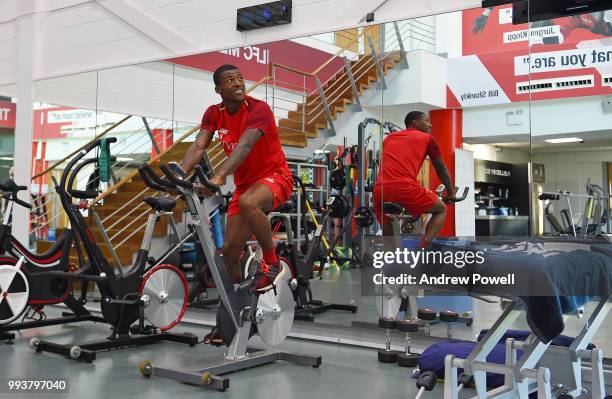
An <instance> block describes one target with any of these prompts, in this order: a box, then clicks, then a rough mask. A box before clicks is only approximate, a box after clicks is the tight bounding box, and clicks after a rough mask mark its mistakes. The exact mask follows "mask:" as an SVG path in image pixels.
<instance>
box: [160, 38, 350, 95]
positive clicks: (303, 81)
mask: <svg viewBox="0 0 612 399" xmlns="http://www.w3.org/2000/svg"><path fill="white" fill-rule="evenodd" d="M332 55H333V54H330V53H327V52H325V51H321V50H317V49H315V48H312V47H309V46H304V45H301V44H299V43H296V42H293V41H291V40H282V41H278V42H272V43H265V44H260V45H257V46H245V47H239V48H233V49H229V50H222V51H215V52H212V53H205V54H197V55H191V56H187V57H179V58H173V59H170V60H168V61H170V62H173V63H176V64H180V65H184V66H188V67H191V68H197V69H202V70H205V71H209V72H213V71H214V70H215V69H216V68H217V67H219V66H221V65H223V64H231V65H235V66H236V67H237V68H239V69H240V71H241V72H242V74H243V76H244V78H245V79H246V80H250V81H253V82H256V81H259V80H260V79H262V78H263V77H264V76H266V74H267V71H268V64H269V63H275V64H280V65H284V66H288V67H291V68H294V69H298V70H300V71H303V72H312V71H314V70H315V69H316V68H318V67H319V66H320V65H322V64H323V63H325V62H326V61H327V60H329V59H330V58H331V57H332ZM343 65H344V64H343V62H342V59H340V58H336V59H334V60H333V61H332V62H331V63H330V64H329V65H327V66H326V67H325V68H324V69H323V70H322V71H321V72H320V73H319V74H318V76H319V78H320V79H321V81H322V82H325V81H327V80H328V79H329V78H331V77H332V76H333V75H335V74H336V73H337V72H338V71H339V70H340V69H342V67H343ZM275 80H276V85H277V86H280V87H283V88H287V89H290V90H294V91H298V92H302V91H303V89H304V88H305V89H306V91H308V92H311V91H314V90H315V89H316V84H315V81H314V79H313V78H305V77H304V76H303V75H301V74H298V73H294V72H288V71H285V70H280V69H277V70H276V72H275Z"/></svg>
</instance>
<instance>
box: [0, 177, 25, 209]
mask: <svg viewBox="0 0 612 399" xmlns="http://www.w3.org/2000/svg"><path fill="white" fill-rule="evenodd" d="M27 189H28V187H27V186H18V185H17V184H15V181H13V180H12V179H9V180H7V181H6V182H4V184H0V190H2V191H4V192H5V193H6V194H8V195H7V199H8V200H9V201H13V202H15V203H16V204H19V205H21V206H23V207H25V208H28V209H32V205H31V204H28V203H27V202H25V201H22V200H20V199H19V198H18V197H17V193H18V192H19V191H23V190H27Z"/></svg>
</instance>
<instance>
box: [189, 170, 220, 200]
mask: <svg viewBox="0 0 612 399" xmlns="http://www.w3.org/2000/svg"><path fill="white" fill-rule="evenodd" d="M194 169H195V174H196V176H197V177H198V180H200V183H202V185H203V186H204V187H206V188H207V189H208V190H210V191H211V192H213V193H216V192H218V191H219V188H220V187H219V186H218V185H216V184H214V183H211V182H210V180H208V177H206V173H204V169H202V167H201V166H200V165H196V167H195V168H194Z"/></svg>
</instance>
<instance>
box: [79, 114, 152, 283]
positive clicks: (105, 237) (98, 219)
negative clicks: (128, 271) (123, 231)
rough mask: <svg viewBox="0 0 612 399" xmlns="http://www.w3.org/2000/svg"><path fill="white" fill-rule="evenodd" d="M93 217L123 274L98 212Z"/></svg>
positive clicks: (121, 272)
mask: <svg viewBox="0 0 612 399" xmlns="http://www.w3.org/2000/svg"><path fill="white" fill-rule="evenodd" d="M143 119H144V118H143ZM91 216H92V217H93V220H94V222H95V223H96V226H97V227H98V230H99V231H100V234H101V235H102V240H103V241H104V244H105V245H106V247H107V248H108V250H109V252H110V254H111V257H112V258H113V262H115V266H116V269H117V270H118V273H117V274H118V275H121V274H123V270H121V262H120V261H119V257H118V256H117V253H116V252H115V250H114V249H113V245H112V244H111V242H110V240H109V238H108V234H106V230H105V229H104V225H103V224H102V220H100V216H98V213H97V212H96V211H93V210H92V211H91Z"/></svg>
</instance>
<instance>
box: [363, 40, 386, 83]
mask: <svg viewBox="0 0 612 399" xmlns="http://www.w3.org/2000/svg"><path fill="white" fill-rule="evenodd" d="M368 44H369V45H370V52H371V53H372V58H374V63H375V64H376V71H377V73H378V78H379V80H380V84H381V86H382V88H383V89H385V90H386V89H387V82H385V72H384V70H383V68H382V65H381V64H380V60H379V59H378V55H377V54H376V49H375V48H374V43H373V42H372V36H368Z"/></svg>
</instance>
